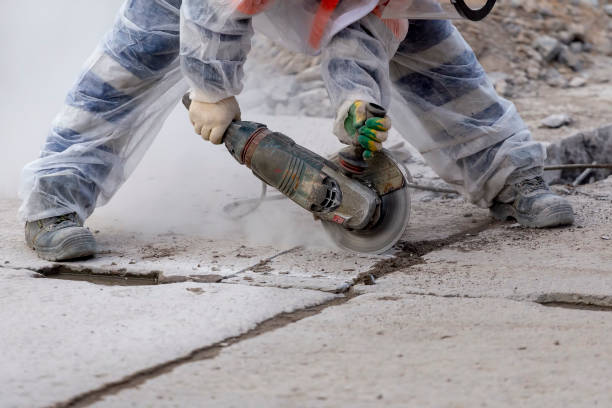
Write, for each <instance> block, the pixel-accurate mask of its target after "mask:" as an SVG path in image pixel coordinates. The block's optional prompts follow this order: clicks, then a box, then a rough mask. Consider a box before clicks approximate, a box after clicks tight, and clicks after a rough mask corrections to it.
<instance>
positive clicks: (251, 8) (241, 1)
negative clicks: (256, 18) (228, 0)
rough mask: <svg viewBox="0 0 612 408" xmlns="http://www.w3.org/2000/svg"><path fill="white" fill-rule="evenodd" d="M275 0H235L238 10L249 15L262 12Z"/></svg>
mask: <svg viewBox="0 0 612 408" xmlns="http://www.w3.org/2000/svg"><path fill="white" fill-rule="evenodd" d="M271 1H273V0H234V2H235V3H236V10H238V11H239V12H241V13H242V14H247V15H249V16H252V15H255V14H257V13H261V12H262V11H263V10H264V9H265V8H266V7H267V6H268V4H269V3H270V2H271Z"/></svg>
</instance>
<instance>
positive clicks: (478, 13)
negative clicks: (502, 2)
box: [451, 0, 496, 21]
mask: <svg viewBox="0 0 612 408" xmlns="http://www.w3.org/2000/svg"><path fill="white" fill-rule="evenodd" d="M451 1H452V3H453V4H454V5H455V8H456V9H457V11H458V12H459V14H460V15H461V16H462V17H465V18H467V19H468V20H472V21H480V20H482V19H483V18H485V17H486V16H488V15H489V13H490V12H491V10H493V6H495V1H496V0H487V4H485V5H484V6H483V7H482V8H480V9H476V10H474V9H471V8H470V7H468V5H467V4H465V1H464V0H451Z"/></svg>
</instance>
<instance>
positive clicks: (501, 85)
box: [495, 79, 512, 97]
mask: <svg viewBox="0 0 612 408" xmlns="http://www.w3.org/2000/svg"><path fill="white" fill-rule="evenodd" d="M495 91H497V93H498V94H500V95H501V96H505V97H510V96H512V85H511V84H510V83H509V82H508V81H507V80H505V79H504V80H501V81H497V82H496V83H495Z"/></svg>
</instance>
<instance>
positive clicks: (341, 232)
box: [323, 187, 410, 254]
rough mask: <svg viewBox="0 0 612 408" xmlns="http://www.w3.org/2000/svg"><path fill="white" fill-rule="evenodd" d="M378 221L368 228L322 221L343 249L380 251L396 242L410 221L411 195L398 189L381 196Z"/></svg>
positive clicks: (369, 251)
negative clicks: (356, 228)
mask: <svg viewBox="0 0 612 408" xmlns="http://www.w3.org/2000/svg"><path fill="white" fill-rule="evenodd" d="M381 201H382V202H381V208H380V211H381V214H380V218H379V221H378V222H377V223H376V224H375V225H374V226H372V227H371V228H368V229H364V230H349V229H346V228H344V227H343V226H341V225H338V224H336V223H333V222H328V221H324V222H323V228H325V231H326V232H327V234H328V235H329V236H330V237H331V239H332V240H334V242H335V243H336V244H337V245H338V246H340V247H341V248H343V249H348V250H351V251H356V252H364V253H371V254H382V253H383V252H386V251H388V250H389V249H391V247H393V245H395V244H396V243H397V241H399V239H400V238H401V237H402V235H403V234H404V231H405V230H406V227H407V226H408V221H409V220H410V195H409V192H408V189H407V188H405V187H404V188H401V189H399V190H396V191H394V192H392V193H389V194H387V195H385V196H383V197H382V198H381Z"/></svg>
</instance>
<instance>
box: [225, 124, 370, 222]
mask: <svg viewBox="0 0 612 408" xmlns="http://www.w3.org/2000/svg"><path fill="white" fill-rule="evenodd" d="M224 142H225V146H226V148H227V150H228V151H229V152H230V153H231V154H232V156H233V157H234V158H235V159H236V160H237V161H238V162H239V163H240V164H243V165H246V166H247V167H249V168H250V169H251V170H252V171H253V174H255V175H256V176H257V177H258V178H259V179H261V180H262V181H263V182H265V183H266V184H268V185H269V186H272V187H274V188H276V189H277V190H278V191H280V192H281V193H282V194H284V195H285V196H287V197H288V198H290V199H291V200H293V201H294V202H295V203H296V204H298V205H299V206H301V207H302V208H304V209H306V210H307V211H310V212H312V213H313V214H315V216H316V217H317V218H320V219H321V220H323V221H327V222H333V223H336V224H339V225H342V226H343V227H345V228H350V229H356V230H361V229H364V228H366V227H367V226H368V225H369V224H370V223H371V222H372V220H373V218H375V213H376V210H377V207H378V206H379V205H380V198H379V197H378V194H377V192H376V190H375V189H373V188H371V187H369V186H367V185H366V184H364V183H361V182H359V181H358V180H355V179H353V178H351V176H350V175H347V174H345V173H344V172H343V171H342V170H341V168H340V167H339V166H338V165H337V164H336V163H334V162H333V161H331V160H327V159H325V158H323V157H321V156H319V155H318V154H316V153H314V152H312V151H310V150H308V149H305V148H304V147H302V146H299V145H298V144H296V143H295V142H294V141H293V140H292V139H290V138H289V137H287V136H285V135H283V134H282V133H278V132H272V131H270V130H269V129H268V128H267V127H266V126H265V125H262V124H259V123H255V122H234V123H232V124H231V125H230V127H229V128H228V130H227V131H226V133H225V137H224Z"/></svg>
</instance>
